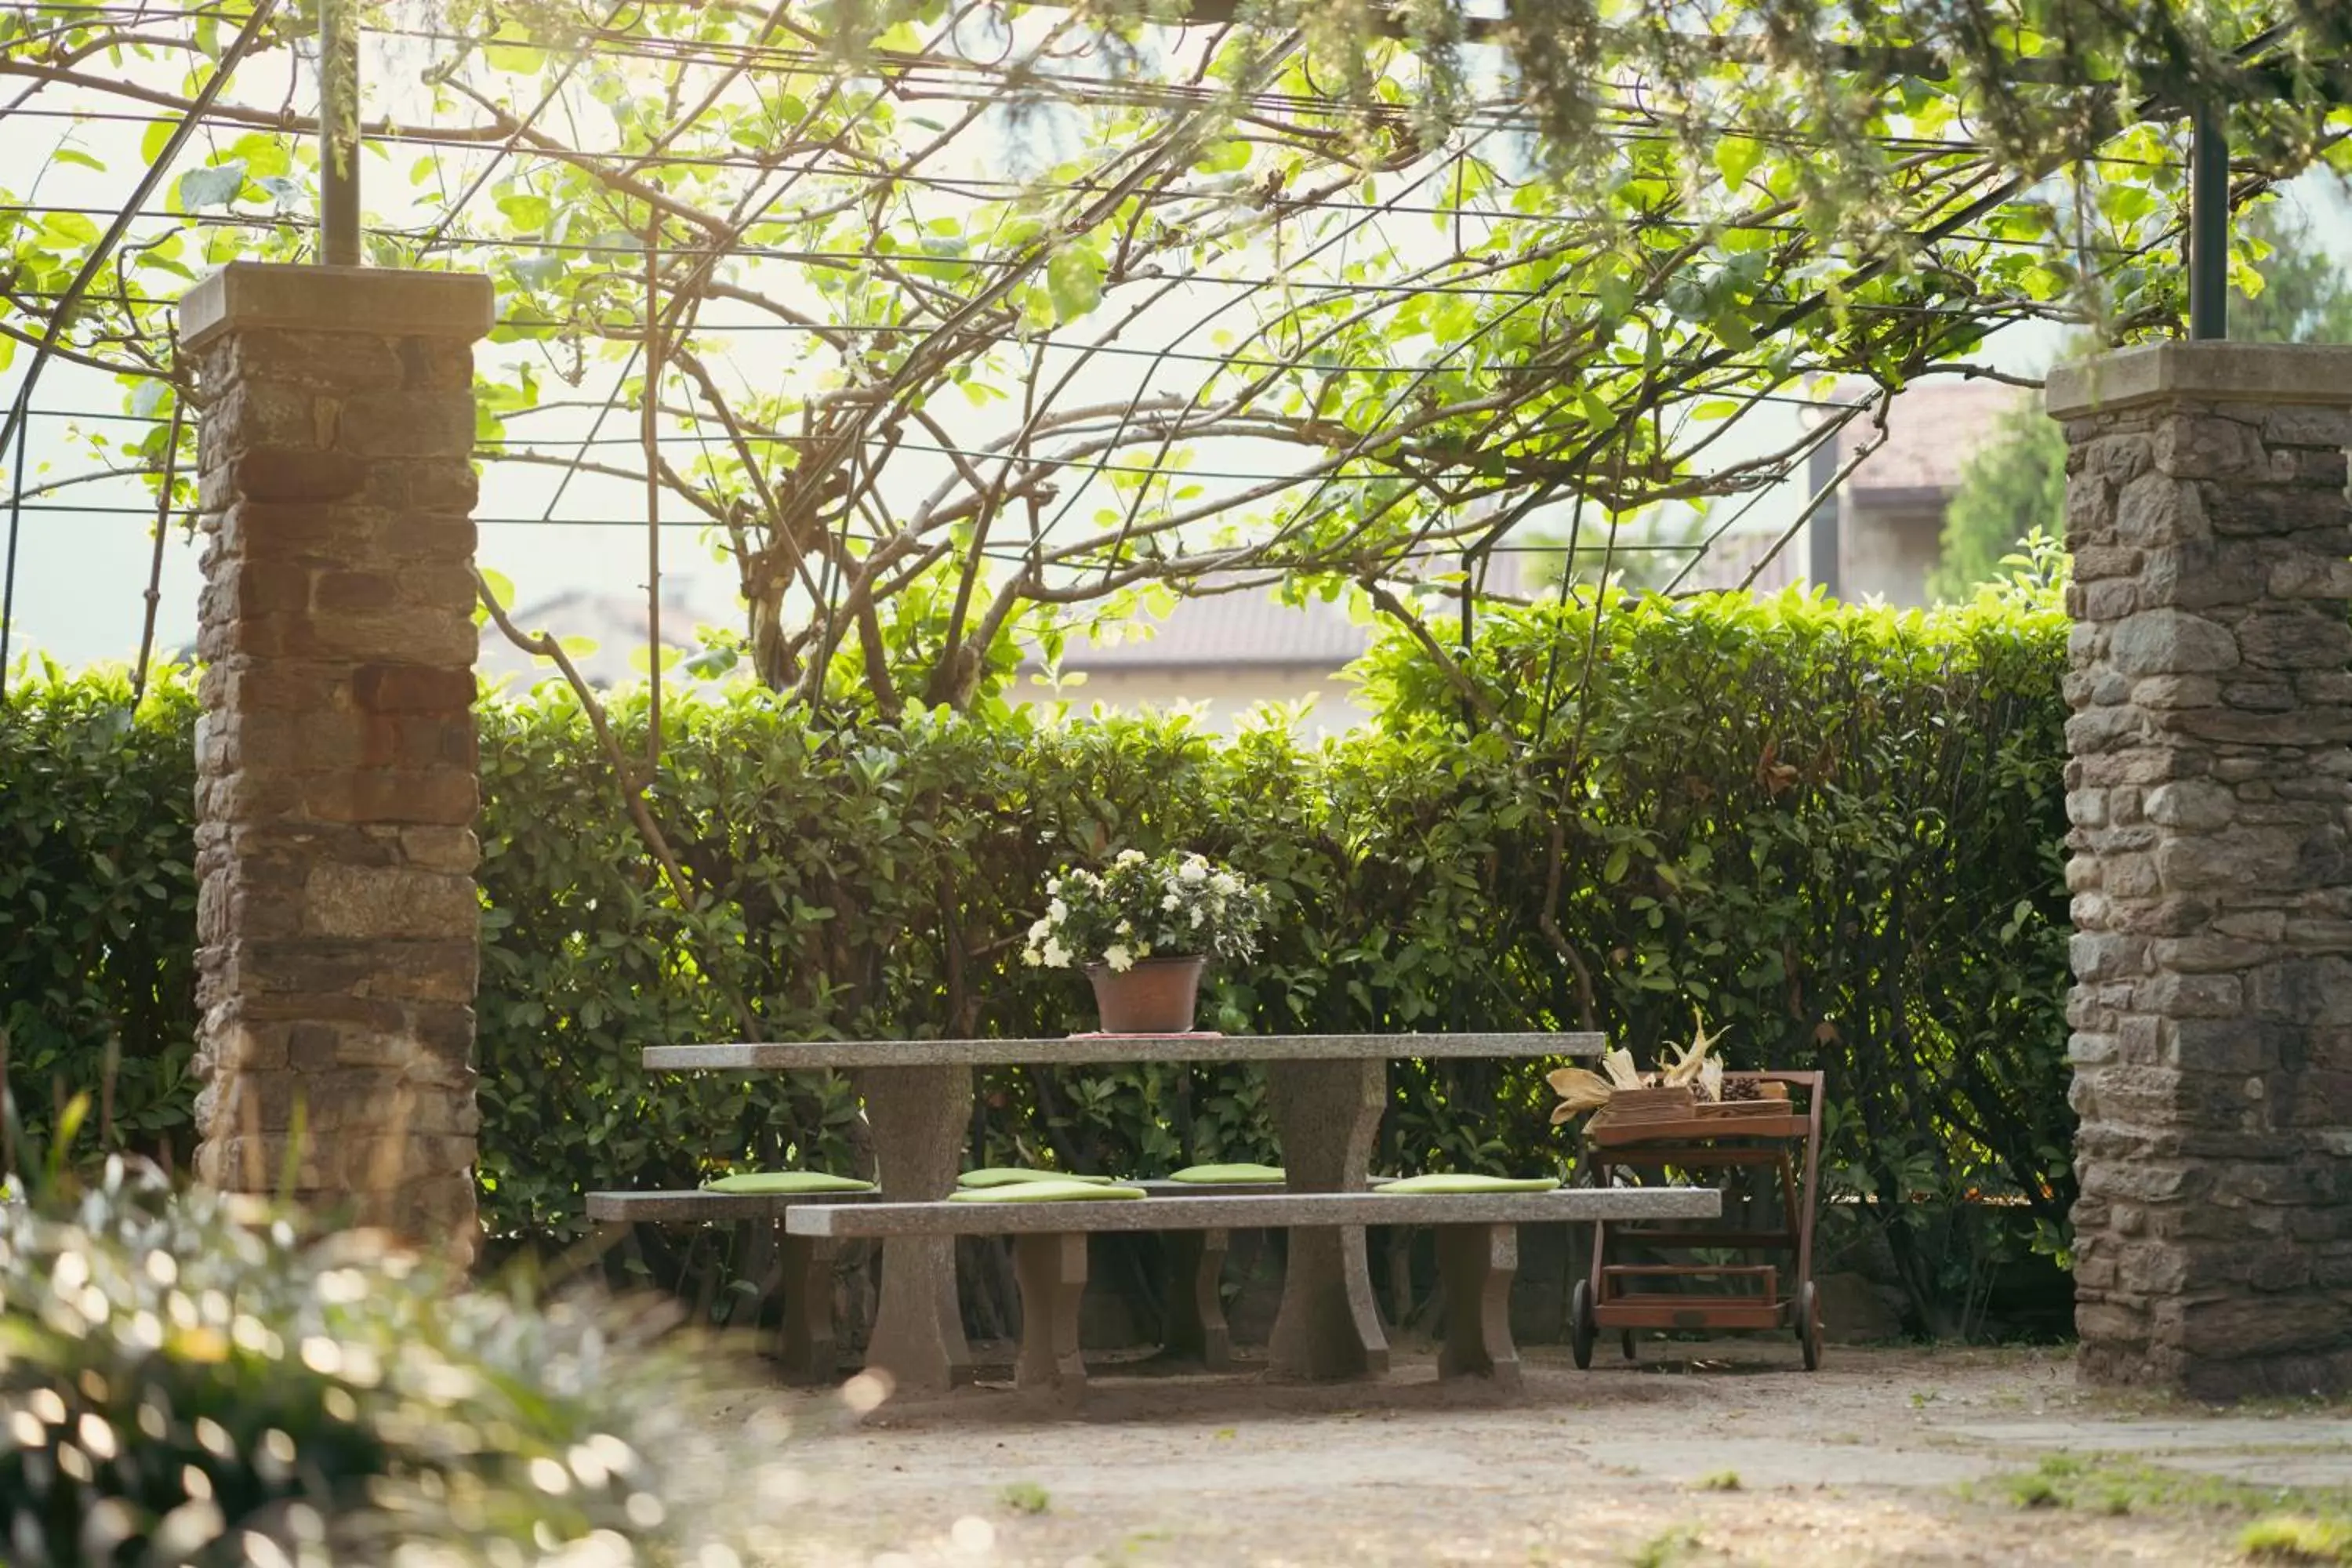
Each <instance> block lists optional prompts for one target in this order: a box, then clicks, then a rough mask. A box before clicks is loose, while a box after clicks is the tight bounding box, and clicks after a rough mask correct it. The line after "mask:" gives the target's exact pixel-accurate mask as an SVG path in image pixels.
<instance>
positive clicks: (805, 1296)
mask: <svg viewBox="0 0 2352 1568" xmlns="http://www.w3.org/2000/svg"><path fill="white" fill-rule="evenodd" d="M877 1195H878V1194H873V1193H714V1192H711V1191H709V1189H708V1188H704V1187H687V1188H683V1189H679V1190H676V1191H670V1192H650V1193H590V1194H588V1217H589V1219H590V1220H592V1221H593V1222H594V1223H595V1224H598V1225H609V1226H635V1225H699V1224H703V1223H706V1222H716V1223H718V1224H721V1225H734V1226H738V1227H739V1234H740V1233H743V1232H748V1230H749V1227H751V1226H754V1225H759V1224H762V1223H765V1224H769V1225H775V1224H777V1223H778V1222H780V1221H782V1219H783V1217H784V1216H785V1215H787V1214H789V1213H790V1212H791V1211H792V1210H793V1208H795V1207H797V1206H799V1205H803V1204H819V1203H821V1204H863V1203H871V1202H872V1201H874V1199H875V1198H876V1197H877ZM776 1241H777V1256H778V1261H779V1262H780V1263H781V1264H782V1269H783V1290H782V1295H783V1307H784V1317H783V1323H782V1327H781V1328H780V1329H779V1330H778V1331H777V1335H776V1352H775V1353H776V1360H777V1361H778V1362H779V1363H782V1369H783V1376H784V1380H785V1381H786V1382H788V1383H799V1384H824V1383H831V1382H832V1381H834V1379H835V1377H837V1376H838V1375H840V1371H841V1363H840V1352H839V1350H838V1348H837V1347H836V1346H835V1343H834V1333H833V1268H834V1257H835V1245H834V1243H833V1241H832V1240H831V1239H829V1238H827V1237H817V1236H796V1235H794V1234H793V1232H791V1231H790V1230H786V1231H783V1232H782V1234H781V1235H779V1236H778V1237H776Z"/></svg>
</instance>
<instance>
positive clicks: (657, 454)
mask: <svg viewBox="0 0 2352 1568" xmlns="http://www.w3.org/2000/svg"><path fill="white" fill-rule="evenodd" d="M660 290H661V220H660V219H659V218H656V219H654V221H653V226H651V227H649V228H647V229H646V342H645V349H646V355H645V359H646V395H645V424H644V428H643V430H642V432H641V433H642V435H643V436H644V438H645V447H646V777H647V778H656V777H658V776H659V775H660V773H661V752H662V624H661V613H662V559H661V378H662V323H661V291H660Z"/></svg>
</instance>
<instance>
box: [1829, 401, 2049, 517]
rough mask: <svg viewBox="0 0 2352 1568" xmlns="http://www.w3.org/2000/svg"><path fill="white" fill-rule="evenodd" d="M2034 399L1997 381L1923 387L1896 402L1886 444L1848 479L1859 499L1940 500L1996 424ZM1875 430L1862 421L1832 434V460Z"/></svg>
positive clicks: (1848, 453)
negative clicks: (1835, 435) (1834, 438)
mask: <svg viewBox="0 0 2352 1568" xmlns="http://www.w3.org/2000/svg"><path fill="white" fill-rule="evenodd" d="M2031 396H2032V393H2031V392H2028V391H2027V390H2026V389H2024V388H2023V387H2017V386H2011V385H2009V384H2006V383H2003V382H1998V381H1929V382H1923V383H1921V384H1919V385H1917V386H1914V387H1912V388H1910V389H1909V390H1907V391H1906V392H1903V393H1901V394H1899V395H1896V397H1895V401H1894V402H1893V403H1892V404H1891V405H1888V408H1887V411H1886V444H1885V446H1883V447H1879V449H1878V450H1877V451H1875V452H1873V453H1872V454H1871V455H1870V456H1869V457H1868V458H1864V459H1863V464H1862V467H1860V468H1856V469H1855V470H1854V471H1853V478H1852V479H1849V480H1847V481H1846V482H1847V485H1848V488H1849V489H1851V490H1852V491H1853V494H1854V495H1855V496H1856V497H1857V498H1859V499H1862V500H1895V499H1898V498H1906V497H1909V498H1917V499H1922V500H1924V499H1927V498H1930V497H1933V498H1935V499H1938V500H1940V499H1942V498H1943V497H1946V496H1948V495H1950V494H1951V492H1952V491H1953V490H1955V489H1958V488H1959V483H1960V470H1961V469H1963V468H1966V467H1967V466H1968V461H1969V458H1972V457H1974V456H1975V455H1976V453H1977V450H1978V448H1979V447H1983V446H1984V445H1985V444H1986V443H1987V442H1988V441H1989V440H1990V439H1991V438H1992V437H1994V436H1995V435H1996V434H1997V433H1998V431H1999V427H2000V421H2001V419H2002V417H2003V416H2005V415H2007V414H2008V413H2009V411H2010V410H2011V409H2012V408H2015V407H2016V406H2017V405H2019V404H2020V403H2021V402H2022V401H2024V400H2025V399H2026V398H2028V397H2031ZM1874 433H1875V431H1874V427H1873V426H1872V425H1871V423H1870V417H1869V416H1868V415H1864V416H1860V417H1858V418H1856V419H1855V420H1854V421H1853V423H1852V424H1849V425H1848V426H1846V427H1845V428H1844V429H1843V431H1841V432H1839V434H1838V461H1839V462H1840V463H1843V462H1844V461H1845V460H1846V459H1848V458H1851V457H1853V453H1854V450H1855V448H1856V447H1860V446H1861V445H1862V444H1863V443H1864V441H1866V440H1868V439H1869V438H1870V437H1872V436H1873V435H1874Z"/></svg>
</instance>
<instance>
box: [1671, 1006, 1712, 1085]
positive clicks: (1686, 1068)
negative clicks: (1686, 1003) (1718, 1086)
mask: <svg viewBox="0 0 2352 1568" xmlns="http://www.w3.org/2000/svg"><path fill="white" fill-rule="evenodd" d="M1697 1031H1698V1032H1697V1034H1696V1037H1694V1038H1693V1039H1692V1041H1691V1043H1690V1044H1689V1045H1687V1046H1685V1047H1683V1048H1682V1049H1680V1050H1678V1051H1676V1052H1675V1059H1674V1060H1673V1061H1671V1062H1669V1063H1667V1064H1666V1066H1665V1068H1664V1070H1663V1071H1662V1072H1661V1073H1660V1074H1659V1079H1660V1081H1662V1082H1664V1083H1665V1084H1666V1085H1668V1086H1669V1087H1671V1086H1673V1085H1675V1084H1678V1083H1696V1082H1697V1081H1698V1079H1699V1074H1700V1073H1701V1072H1702V1071H1703V1070H1705V1068H1706V1064H1707V1063H1708V1061H1710V1060H1711V1059H1713V1058H1711V1057H1710V1056H1709V1055H1708V1053H1709V1052H1710V1051H1712V1050H1713V1049H1714V1048H1715V1042H1716V1041H1717V1040H1719V1039H1721V1038H1723V1031H1722V1030H1720V1029H1718V1030H1717V1031H1716V1032H1715V1033H1714V1034H1712V1035H1710V1034H1708V1033H1707V1032H1706V1020H1705V1019H1700V1020H1698V1024H1697Z"/></svg>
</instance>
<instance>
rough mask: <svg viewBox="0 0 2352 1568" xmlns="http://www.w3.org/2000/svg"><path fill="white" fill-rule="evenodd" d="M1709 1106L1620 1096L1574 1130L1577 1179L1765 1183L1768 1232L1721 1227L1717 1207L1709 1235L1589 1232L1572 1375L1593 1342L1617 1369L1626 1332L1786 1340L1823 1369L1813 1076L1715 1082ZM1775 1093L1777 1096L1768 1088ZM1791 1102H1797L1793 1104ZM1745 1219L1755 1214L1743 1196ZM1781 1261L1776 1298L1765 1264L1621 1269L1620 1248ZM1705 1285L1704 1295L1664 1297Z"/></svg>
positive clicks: (1817, 1092) (1636, 1229) (1585, 1362)
mask: <svg viewBox="0 0 2352 1568" xmlns="http://www.w3.org/2000/svg"><path fill="white" fill-rule="evenodd" d="M1724 1086H1725V1098H1724V1100H1722V1101H1721V1102H1720V1103H1708V1102H1704V1101H1701V1102H1696V1103H1694V1102H1693V1100H1692V1099H1691V1097H1690V1094H1689V1091H1688V1090H1687V1089H1681V1090H1665V1089H1638V1090H1631V1091H1622V1090H1621V1091H1620V1092H1619V1094H1618V1096H1617V1097H1616V1098H1615V1099H1613V1100H1612V1101H1611V1102H1610V1103H1609V1104H1608V1105H1607V1106H1604V1107H1603V1108H1602V1109H1601V1110H1599V1111H1597V1112H1595V1113H1594V1115H1593V1117H1592V1118H1591V1121H1589V1122H1588V1123H1587V1124H1586V1127H1585V1129H1584V1162H1583V1163H1584V1167H1585V1170H1586V1171H1587V1172H1588V1173H1589V1174H1588V1179H1589V1180H1591V1182H1592V1183H1594V1184H1597V1185H1601V1186H1608V1185H1611V1184H1613V1183H1616V1182H1618V1181H1620V1180H1621V1179H1626V1178H1630V1179H1632V1180H1633V1181H1636V1182H1638V1181H1639V1180H1640V1179H1641V1178H1642V1177H1643V1175H1645V1174H1656V1173H1663V1172H1664V1171H1665V1170H1667V1169H1669V1168H1671V1169H1674V1170H1676V1171H1681V1172H1684V1173H1691V1174H1696V1175H1702V1176H1704V1175H1707V1174H1710V1173H1717V1174H1721V1175H1723V1176H1727V1177H1728V1176H1744V1177H1748V1178H1751V1179H1752V1178H1753V1177H1754V1176H1756V1175H1757V1174H1759V1173H1769V1174H1770V1175H1771V1176H1772V1177H1773V1179H1774V1180H1773V1185H1774V1187H1775V1189H1776V1190H1777V1194H1778V1198H1779V1202H1778V1203H1777V1205H1772V1206H1773V1207H1774V1208H1776V1209H1777V1210H1778V1214H1777V1222H1776V1223H1770V1224H1768V1225H1765V1226H1762V1227H1760V1228H1758V1227H1754V1226H1752V1223H1751V1226H1750V1227H1748V1228H1742V1227H1740V1226H1738V1225H1737V1224H1735V1223H1732V1220H1731V1215H1732V1213H1733V1210H1732V1209H1731V1207H1730V1206H1729V1205H1727V1206H1726V1208H1725V1211H1724V1213H1725V1223H1724V1224H1723V1225H1722V1226H1720V1227H1719V1228H1704V1229H1702V1228H1697V1227H1693V1226H1671V1225H1634V1224H1630V1223H1624V1224H1619V1225H1614V1226H1611V1225H1595V1226H1593V1227H1592V1271H1591V1277H1590V1278H1589V1279H1584V1280H1580V1281H1579V1282H1578V1283H1577V1286H1576V1289H1575V1290H1574V1291H1573V1292H1572V1293H1571V1294H1570V1300H1569V1330H1570V1349H1571V1350H1572V1351H1573V1352H1574V1353H1575V1356H1576V1364H1577V1365H1578V1366H1580V1367H1586V1366H1591V1364H1592V1345H1593V1342H1594V1340H1595V1339H1597V1338H1598V1337H1599V1336H1600V1335H1601V1333H1602V1332H1604V1331H1609V1330H1615V1331H1617V1332H1618V1333H1619V1334H1621V1335H1622V1345H1623V1347H1624V1351H1625V1355H1626V1357H1627V1359H1629V1360H1630V1359H1631V1358H1632V1357H1633V1331H1635V1330H1637V1329H1691V1330H1699V1331H1722V1330H1727V1329H1768V1330H1769V1329H1790V1330H1793V1331H1795V1333H1796V1336H1797V1340H1798V1342H1799V1343H1800V1344H1801V1345H1802V1346H1803V1347H1804V1352H1805V1370H1806V1371H1807V1372H1811V1371H1812V1370H1813V1369H1814V1368H1816V1367H1818V1366H1819V1365H1821V1361H1822V1321H1821V1307H1820V1303H1819V1301H1818V1300H1817V1299H1816V1295H1815V1292H1814V1289H1813V1215H1814V1211H1815V1209H1816V1208H1817V1206H1818V1205H1819V1201H1820V1190H1819V1183H1820V1178H1821V1154H1822V1075H1821V1074H1820V1073H1818V1072H1758V1073H1726V1074H1725V1075H1724ZM1774 1086H1779V1087H1774ZM1799 1096H1801V1097H1802V1100H1801V1103H1799V1100H1798V1097H1799ZM1749 1200H1750V1201H1749V1204H1748V1208H1749V1211H1750V1212H1749V1219H1750V1221H1751V1222H1753V1221H1754V1219H1755V1218H1756V1217H1757V1215H1756V1214H1755V1212H1754V1211H1755V1209H1756V1208H1758V1207H1760V1206H1763V1205H1762V1202H1761V1194H1757V1193H1755V1192H1753V1191H1752V1189H1751V1191H1750V1194H1749ZM1636 1246H1638V1247H1648V1248H1654V1249H1666V1250H1675V1251H1681V1250H1689V1249H1712V1250H1719V1251H1731V1252H1758V1253H1785V1254H1788V1255H1790V1258H1789V1261H1790V1265H1791V1271H1790V1278H1789V1279H1788V1281H1787V1283H1788V1284H1789V1285H1790V1289H1788V1290H1786V1291H1785V1292H1784V1291H1783V1290H1782V1289H1781V1287H1782V1284H1783V1281H1782V1279H1781V1275H1780V1268H1778V1267H1777V1266H1775V1265H1774V1264H1772V1263H1769V1262H1760V1263H1740V1264H1696V1263H1624V1262H1618V1261H1615V1258H1616V1257H1617V1256H1618V1254H1619V1252H1620V1251H1621V1250H1622V1249H1623V1248H1625V1247H1636ZM1695 1280H1705V1281H1707V1282H1708V1283H1709V1284H1711V1285H1714V1286H1715V1287H1717V1290H1716V1291H1714V1292H1701V1291H1692V1290H1685V1289H1675V1285H1676V1284H1677V1282H1685V1283H1686V1282H1690V1281H1695Z"/></svg>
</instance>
